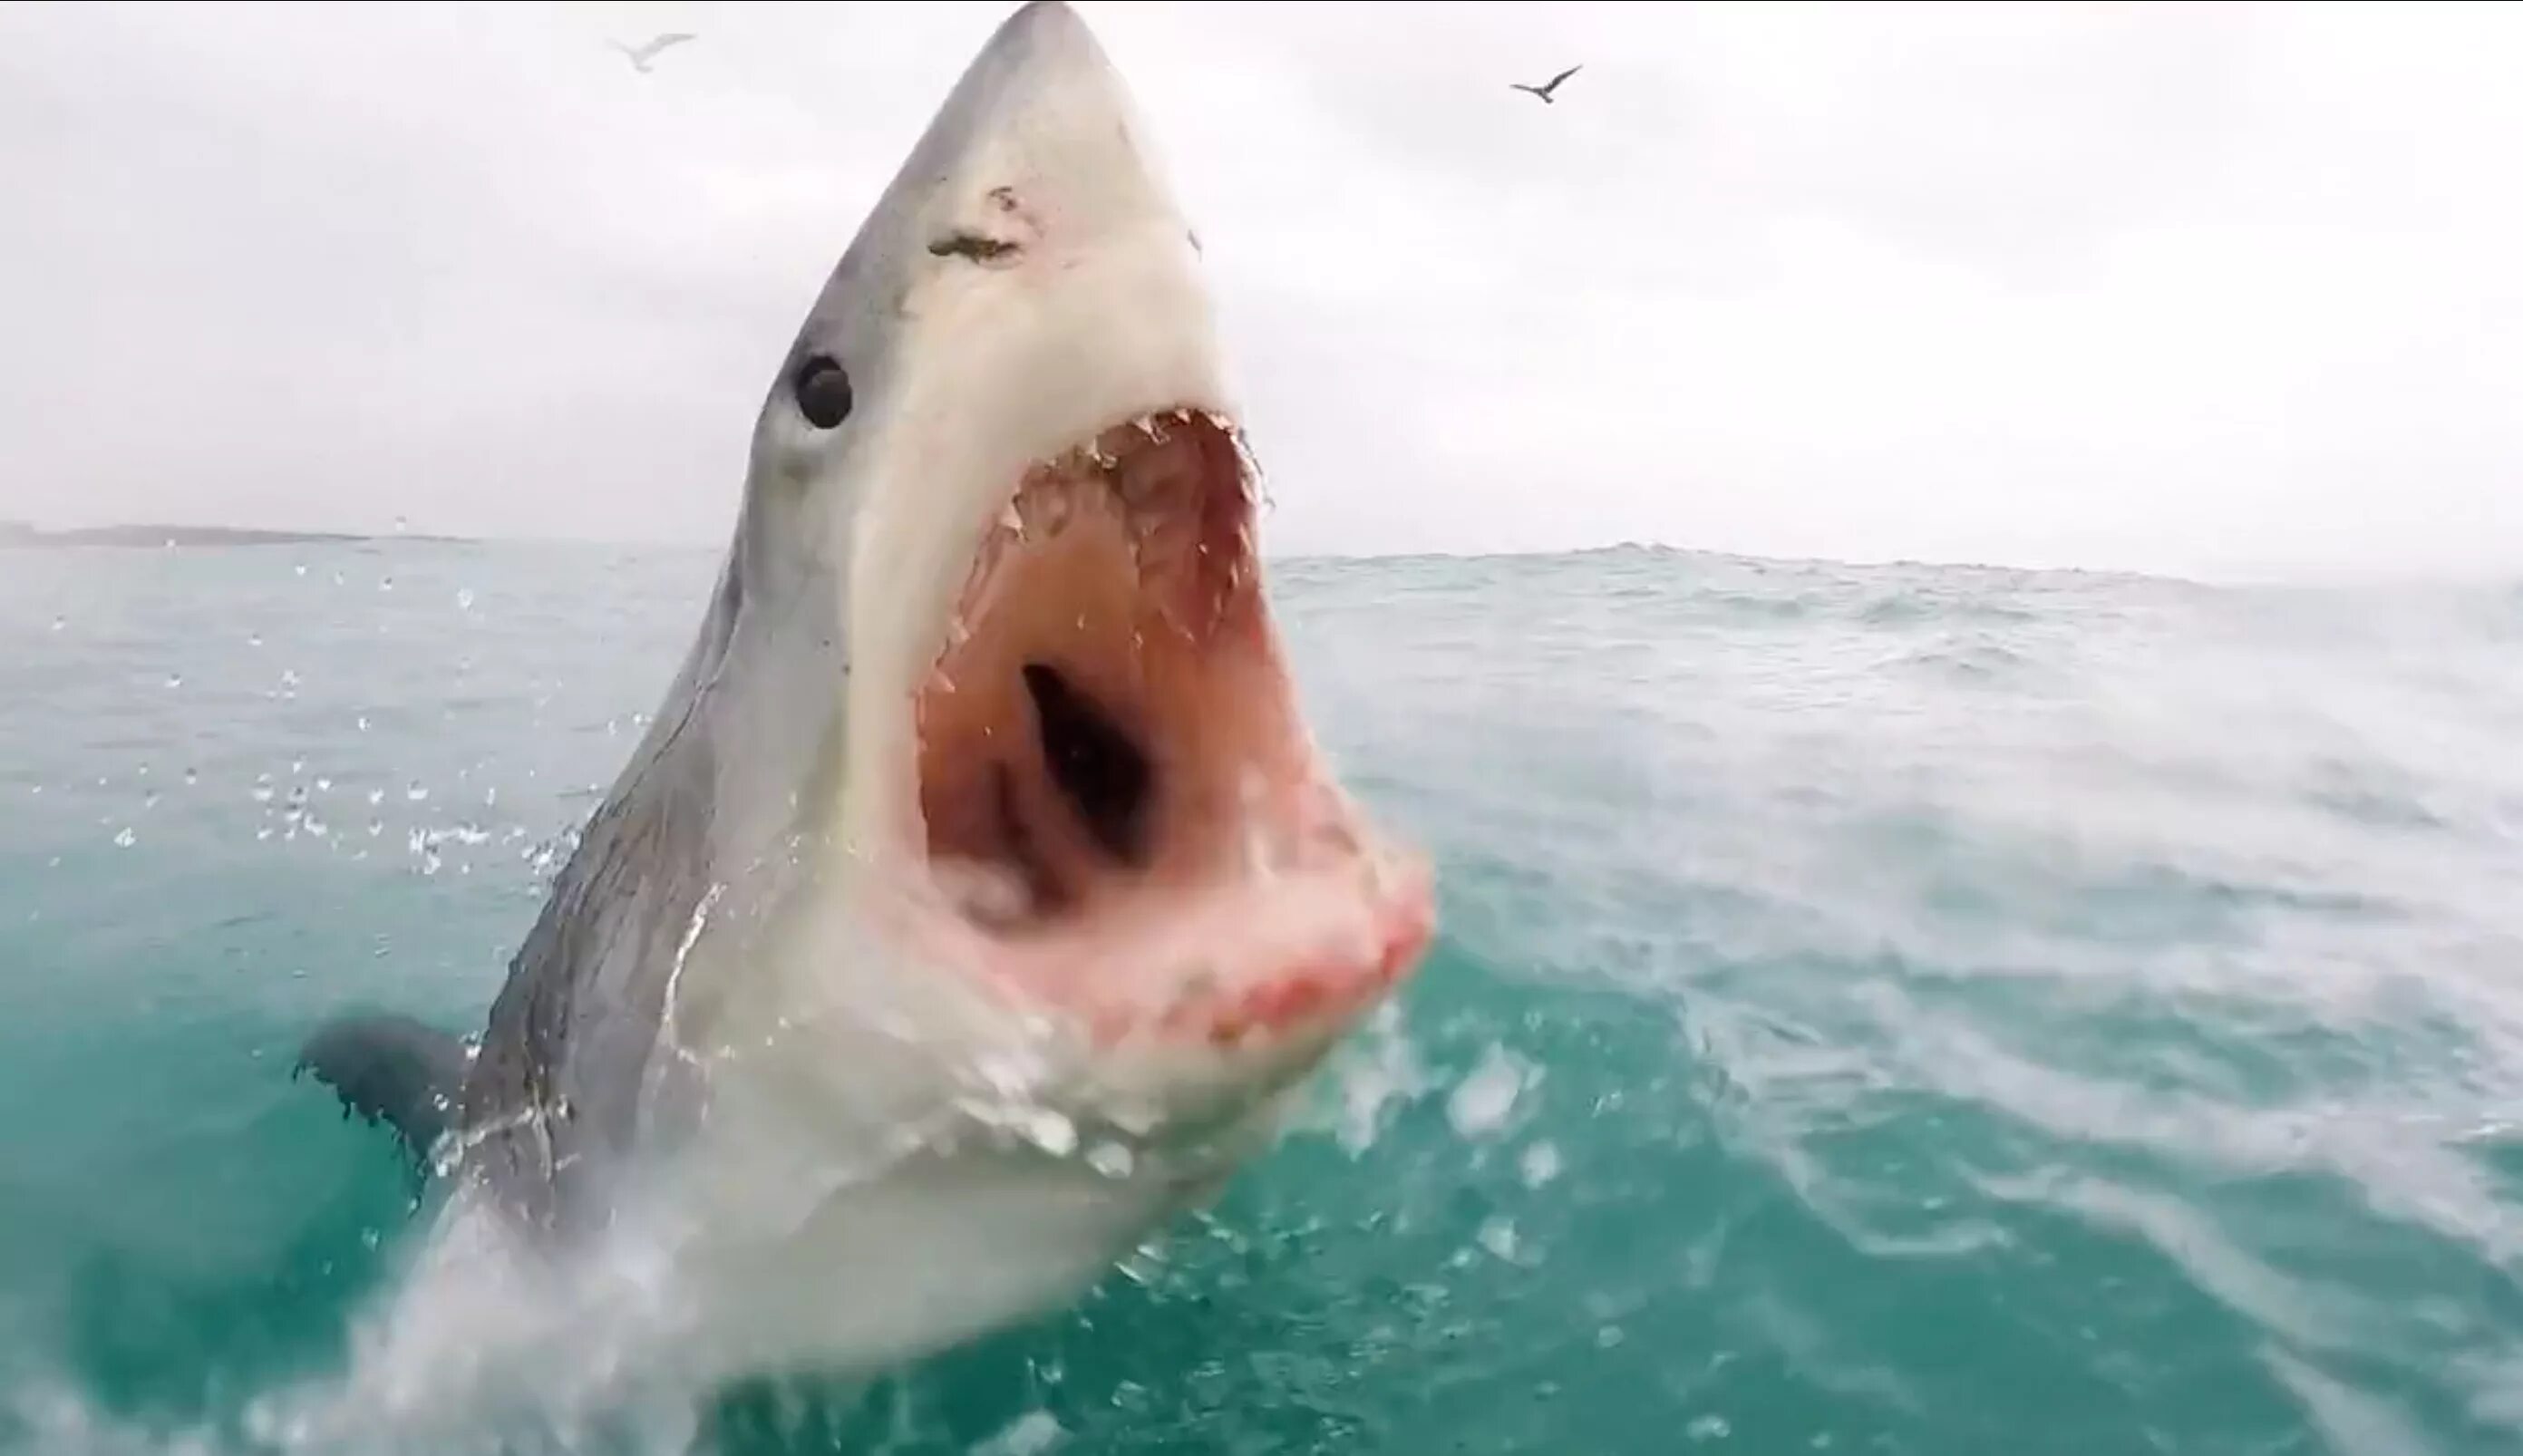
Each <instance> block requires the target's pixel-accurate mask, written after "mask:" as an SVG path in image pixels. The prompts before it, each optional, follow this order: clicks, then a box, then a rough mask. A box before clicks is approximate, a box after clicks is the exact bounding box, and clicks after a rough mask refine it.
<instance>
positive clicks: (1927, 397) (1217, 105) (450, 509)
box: [0, 0, 2523, 575]
mask: <svg viewBox="0 0 2523 1456" xmlns="http://www.w3.org/2000/svg"><path fill="white" fill-rule="evenodd" d="M1009 8H1010V7H1009V6H1008V5H1005V4H997V3H993V4H982V5H967V6H945V5H939V6H923V7H918V8H914V7H912V6H907V5H878V4H863V5H815V6H796V7H786V6H745V5H725V6H718V5H701V4H658V5H592V6H575V7H572V6H564V7H533V6H516V7H509V6H498V7H460V6H452V5H430V6H413V7H407V8H402V9H394V8H371V7H367V6H359V7H333V6H320V7H319V6H292V7H269V8H263V7H233V6H204V7H198V8H197V7H193V6H163V7H125V8H113V7H101V6H89V5H65V4H56V5H47V6H34V5H19V6H10V7H6V8H0V208H5V209H6V217H7V223H6V226H5V227H0V264H5V266H0V328H5V331H6V339H7V346H6V348H5V349H0V517H8V516H20V517H30V518H33V519H36V520H39V521H44V522H47V523H62V524H70V523H86V522H93V521H106V520H128V519H151V520H178V521H200V522H225V523H244V524H256V525H277V526H304V527H320V528H337V529H354V530H365V529H389V528H390V527H391V525H392V523H393V522H394V521H395V520H396V519H397V518H398V517H400V518H402V519H404V520H405V521H406V522H407V523H408V525H409V527H410V529H412V530H415V531H444V532H452V533H461V534H489V535H528V536H593V537H602V538H608V539H633V540H679V541H688V542H695V543H709V544H715V543H716V542H718V541H719V540H721V539H722V536H723V533H724V531H725V529H726V526H727V523H728V521H729V519H730V517H731V513H732V511H733V509H734V505H735V500H736V492H737V486H738V476H739V473H740V472H741V470H742V467H743V456H744V448H745V441H746V436H747V432H748V429H749V427H750V423H751V419H752V415H753V412H754V409H755V407H756V405H757V404H758V402H759V399H760V395H761V392H762V390H763V389H764V387H765V385H766V384H767V382H768V378H769V374H770V371H771V370H772V369H773V368H774V367H775V366H776V364H777V362H778V359H779V356H780V354H781V352H782V350H783V349H784V348H785V345H786V344H787V342H788V340H789V338H790V336H791V334H792V332H793V330H794V328H795V326H796V322H797V318H798V316H799V314H800V312H801V311H802V310H803V308H804V307H805V305H807V303H808V302H809V301H810V300H811V299H812V298H813V296H814V293H815V291H816V289H817V287H818V286H819V284H820V283H821V281H822V279H823V276H824V273H825V271H826V270H827V269H828V268H829V267H830V266H831V264H832V263H833V260H834V259H835V258H837V257H838V255H839V252H840V250H841V248H842V247H843V246H844V245H845V244H846V242H847V241H848V239H849V236H850V234H851V233H852V232H853V231H854V230H855V228H856V226H857V224H858V221H859V218H860V216H861V213H862V211H863V210H864V209H865V208H866V207H867V205H868V204H869V203H870V202H871V201H872V200H873V198H874V196H875V194H876V192H877V190H878V189H879V188H880V187H881V185H882V183H883V182H884V180H885V179H886V178H887V177H888V176H890V174H891V173H892V171H893V169H894V167H895V166H896V165H897V164H898V163H899V162H900V160H901V157H902V154H903V152H904V151H905V149H906V148H907V147H908V146H909V145H910V143H911V141H912V140H913V138H914V137H915V136H916V134H917V133H918V132H919V130H920V129H921V128H922V127H923V126H924V125H925V124H926V122H927V121H928V116H929V113H930V111H931V109H932V108H933V107H934V106H935V104H936V103H937V102H938V100H940V99H941V98H942V96H943V94H944V92H945V90H946V88H947V87H948V86H949V85H950V84H951V83H952V82H953V80H954V78H955V76H956V74H957V73H958V72H959V71H960V70H962V68H963V67H964V65H965V64H966V62H967V61H969V60H970V59H971V56H972V54H973V51H974V49H975V48H976V46H977V45H978V44H979V43H980V41H981V40H982V38H983V37H984V36H985V35H986V34H987V33H988V31H989V30H990V28H991V27H992V26H993V25H995V24H996V23H997V22H998V21H999V20H1000V19H1001V18H1002V17H1003V16H1004V15H1005V14H1006V13H1007V12H1008V10H1009ZM1078 9H1079V10H1080V11H1081V12H1082V13H1084V15H1085V16H1086V18H1087V20H1088V21H1089V23H1091V24H1093V25H1094V26H1095V27H1096V29H1097V31H1098V33H1099V34H1100V35H1101V36H1102V38H1103V40H1104V43H1105V45H1106V48H1107V49H1108V50H1109V51H1110V52H1111V53H1112V54H1113V56H1114V58H1115V60H1116V61H1117V62H1118V63H1119V66H1120V67H1121V69H1122V70H1123V71H1124V73H1125V74H1126V75H1127V76H1128V77H1129V79H1130V82H1131V84H1132V87H1133V89H1134V90H1135V91H1136V93H1137V95H1138V97H1139V99H1140V103H1141V106H1142V108H1143V109H1144V110H1145V111H1146V112H1147V113H1148V114H1149V116H1150V117H1151V119H1152V120H1153V122H1154V124H1155V129H1156V132H1157V135H1158V138H1159V141H1160V143H1161V144H1162V145H1163V147H1164V148H1165V150H1166V156H1167V158H1168V159H1169V161H1170V164H1171V168H1172V170H1173V172H1174V173H1175V176H1176V181H1177V184H1178V186H1179V187H1180V189H1181V191H1182V192H1183V194H1184V196H1185V199H1186V202H1187V204H1188V206H1189V208H1190V211H1192V213H1193V220H1194V222H1195V223H1196V225H1197V226H1198V227H1199V228H1200V230H1201V234H1202V238H1203V241H1204V243H1205V244H1206V245H1207V248H1208V253H1207V258H1208V262H1209V264H1210V266H1211V268H1212V269H1213V270H1214V278H1215V281H1216V286H1217V288H1218V290H1219V293H1220V297H1221V300H1222V307H1223V309H1224V314H1225V320H1226V324H1227V327H1228V330H1229V335H1230V337H1229V343H1230V346H1231V348H1232V349H1233V350H1234V352H1235V354H1236V360H1235V367H1236V371H1237V374H1238V377H1239V379H1240V380H1241V381H1242V383H1243V385H1244V387H1245V390H1246V393H1247V396H1248V399H1249V410H1248V413H1249V417H1250V422H1251V424H1252V425H1253V427H1254V428H1255V430H1256V431H1257V433H1258V445H1259V447H1260V451H1261V457H1262V459H1263V460H1264V462H1265V463H1266V464H1267V465H1268V466H1269V468H1270V471H1271V489H1272V493H1273V495H1274V496H1275V498H1276V501H1277V506H1278V508H1277V511H1276V513H1275V515H1274V516H1273V518H1272V520H1271V521H1270V523H1269V527H1268V530H1269V538H1268V543H1269V545H1270V546H1271V547H1272V548H1273V549H1274V550H1276V551H1281V552H1326V551H1328V552H1382V551H1408V550H1444V551H1456V550H1516V549H1543V548H1552V547H1562V546H1571V545H1584V544H1594V543H1603V542H1610V541H1617V540H1663V541H1668V542H1672V543H1675V544H1679V545H1689V546H1704V547H1709V548H1714V549H1722V550H1733V551H1745V552H1754V553H1764V554H1781V555H1820V556H1833V557H1842V558H1853V559H1864V560H1877V559H1885V558H1920V559H1933V560H1971V561H1994V562H2005V563H2014V564H2023V565H2082V566H2094V567H2129V568H2137V569H2146V570H2164V571H2173V572H2184V573H2192V574H2212V575H2213V574H2226V573H2234V572H2249V573H2255V574H2260V573H2268V572H2285V573H2296V572H2329V571H2340V570H2349V571H2359V572H2364V571H2386V572H2392V573H2396V574H2397V573H2409V572H2419V573H2441V572H2452V573H2461V574H2464V575H2471V574H2478V573H2486V572H2498V573H2507V574H2515V573H2523V263H2518V259H2523V161H2518V159H2523V86H2518V85H2517V84H2516V77H2517V76H2518V75H2523V14H2519V13H2518V11H2517V10H2515V9H2513V8H2505V7H2499V8H2473V7H2463V6H2449V7H2445V8H2440V9H2426V8H2418V7H2407V6H2402V5H2392V6H2389V7H2384V6H2375V7H2371V8H2366V7H2353V6H2311V5H2307V6H2302V7H2284V6H2279V7H2259V6H2180V5H2141V4H2082V5H2062V6H2022V7H2016V8H2004V7H1994V6H1978V5H1958V6H1952V7H1928V8H1918V7H1896V6H1884V7H1878V6H1874V5H1867V6H1821V7H1811V8H1807V7H1790V6H1745V7H1739V8H1738V7H1724V6H1704V7H1703V6H1671V7H1651V6H1632V5H1618V4H1615V5H1602V6H1592V7H1590V6H1579V5H1566V4H1556V3H1553V4H1537V5H1506V4H1497V5H1479V4H1445V5H1435V4H1397V5H1386V6H1367V5H1349V4H1338V5H1319V6H1299V5H1283V6H1260V5H1256V6H1240V5H1232V6H1231V5H1191V4H1185V5H1159V4H1128V3H1103V4H1098V3H1094V0H1083V3H1080V4H1079V6H1078ZM665 28H678V29H690V30H696V31H698V32H699V33H700V39H699V40H697V41H695V42H693V43H692V44H690V45H686V46H683V47H680V48H678V49H676V50H673V51H670V52H668V53H667V54H666V55H665V56H663V57H662V58H661V59H660V60H659V61H658V63H657V66H656V70H655V72H654V73H653V74H650V75H646V76H643V75H639V74H637V73H635V72H634V71H633V70H631V69H630V67H629V66H628V65H627V64H626V63H625V61H624V60H623V58H622V57H621V56H620V55H619V54H618V53H616V52H614V51H612V50H610V49H608V48H607V46H606V44H605V40H606V38H607V37H609V36H621V37H626V38H630V37H639V36H643V35H644V34H646V33H649V32H652V31H655V30H658V29H665ZM1578 62H1583V63H1584V64H1585V68H1586V69H1585V70H1584V71H1583V72H1581V73H1580V74H1579V75H1578V76H1577V77H1576V78H1575V79H1573V80H1571V81H1570V82H1568V83H1567V85H1566V86H1565V87H1563V88H1562V90H1561V92H1560V99H1559V104H1558V105H1556V106H1550V107H1545V106H1542V105H1540V104H1538V103H1537V102H1535V101H1534V100H1533V99H1532V98H1531V97H1529V96H1525V95H1522V94H1520V93H1517V92H1514V91H1511V90H1509V89H1507V84H1506V83H1507V82H1508V81H1510V80H1516V79H1528V80H1540V79H1543V78H1545V77H1547V75H1549V74H1550V73H1551V72H1552V71H1554V70H1559V69H1561V68H1562V67H1564V66H1567V65H1571V64H1575V63H1578Z"/></svg>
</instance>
